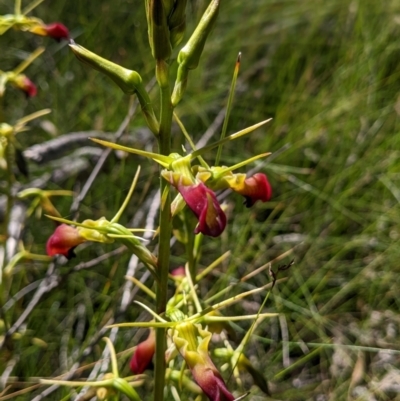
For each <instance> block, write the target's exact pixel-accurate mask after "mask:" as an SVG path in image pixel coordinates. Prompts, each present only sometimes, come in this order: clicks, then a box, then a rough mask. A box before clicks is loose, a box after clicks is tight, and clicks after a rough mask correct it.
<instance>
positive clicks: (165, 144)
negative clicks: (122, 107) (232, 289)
mask: <svg viewBox="0 0 400 401" xmlns="http://www.w3.org/2000/svg"><path fill="white" fill-rule="evenodd" d="M156 78H157V82H158V85H159V87H160V98H161V99H160V104H161V111H160V131H159V135H158V146H159V152H160V154H162V155H166V156H167V155H169V154H170V153H171V123H172V104H171V89H170V86H169V66H168V64H167V63H166V62H165V61H163V60H157V61H156ZM160 190H161V196H162V200H161V208H160V235H159V251H158V275H159V277H160V281H159V283H158V284H157V290H156V310H157V313H158V314H161V313H163V312H165V308H166V305H167V289H168V272H169V259H170V240H171V232H172V227H171V225H172V224H171V197H170V194H169V184H168V183H167V181H165V180H163V179H162V177H160ZM165 194H167V196H164V195H165ZM165 340H166V329H164V328H157V329H156V353H155V372H154V383H155V387H154V401H162V400H163V399H164V385H165V369H166V364H165V350H166V341H165Z"/></svg>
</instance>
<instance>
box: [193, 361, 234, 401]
mask: <svg viewBox="0 0 400 401" xmlns="http://www.w3.org/2000/svg"><path fill="white" fill-rule="evenodd" d="M210 361H211V360H210ZM211 363H212V362H211ZM191 370H192V374H193V377H194V380H195V381H196V383H197V384H198V385H199V386H200V387H201V389H202V390H203V392H204V394H205V395H206V396H207V397H208V398H209V400H210V401H234V399H235V397H234V396H233V395H232V393H230V392H229V390H228V389H227V388H226V385H225V382H224V380H223V379H222V377H221V375H220V374H219V372H218V370H217V368H215V366H214V369H211V368H207V367H205V366H202V365H197V366H195V367H194V368H192V369H191Z"/></svg>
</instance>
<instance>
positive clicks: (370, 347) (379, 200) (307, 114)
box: [0, 0, 400, 401]
mask: <svg viewBox="0 0 400 401" xmlns="http://www.w3.org/2000/svg"><path fill="white" fill-rule="evenodd" d="M188 3H189V4H188V11H187V14H188V28H187V34H186V38H188V37H189V34H190V33H191V32H192V30H193V27H194V26H195V23H196V21H198V20H199V18H200V17H201V15H202V13H203V11H204V9H205V7H206V4H207V2H206V1H201V0H197V1H188ZM12 10H13V2H12V1H8V0H7V1H6V0H1V1H0V14H7V13H11V12H12ZM33 15H35V16H37V17H39V18H42V19H43V20H44V21H46V22H52V21H60V22H62V23H64V24H65V25H66V26H68V28H69V29H70V32H71V36H72V37H73V38H74V40H75V41H76V42H77V43H79V44H80V45H82V46H84V47H86V48H88V49H89V50H91V51H93V52H96V53H97V54H99V55H101V56H103V57H105V58H107V59H110V60H112V61H114V62H117V63H120V64H121V65H123V66H124V67H127V68H130V69H134V70H136V71H138V72H139V73H140V74H141V75H142V77H143V80H144V81H145V82H149V83H151V80H152V78H153V75H154V65H153V61H152V58H151V54H150V52H149V47H148V41H147V27H146V22H145V15H144V4H143V2H142V1H140V0H119V1H118V2H111V1H106V0H98V1H86V2H83V1H68V0H57V1H56V2H55V1H47V2H44V3H43V4H41V5H40V6H39V7H38V8H37V9H35V11H34V12H33ZM399 37H400V2H398V1H396V0H386V1H377V0H330V1H323V0H285V1H283V0H252V1H240V0H230V1H223V2H222V4H221V12H220V16H219V20H218V22H217V25H216V27H215V28H214V31H213V32H212V34H211V37H210V39H209V41H208V43H207V45H206V47H205V50H204V53H203V56H202V59H201V64H200V66H199V68H198V69H196V70H194V71H192V72H191V73H190V75H189V81H188V88H187V93H186V95H185V97H184V100H183V101H182V102H181V104H180V105H179V106H178V107H177V110H176V111H177V114H178V115H179V116H180V118H181V119H182V121H183V122H184V124H185V126H186V128H187V130H188V132H189V133H190V134H191V135H192V137H193V138H194V139H195V141H197V140H200V138H201V137H202V136H203V134H204V133H205V132H206V131H207V129H209V127H210V126H212V124H213V123H214V124H217V129H216V134H215V136H214V137H213V139H216V138H218V136H219V132H220V125H218V115H219V114H220V113H221V110H222V109H223V108H224V106H225V105H226V100H227V95H228V92H229V86H230V82H231V79H232V73H233V68H234V64H235V61H236V57H237V54H238V52H241V53H242V63H241V70H240V75H239V80H238V85H237V90H236V96H235V100H234V105H233V110H232V113H231V118H230V123H229V127H228V132H229V133H234V132H236V131H239V130H240V129H243V128H245V127H247V126H250V125H252V124H255V123H257V122H259V121H261V120H264V119H267V118H269V117H272V118H273V121H272V122H271V123H269V125H268V126H267V128H262V129H259V130H257V131H256V132H255V133H253V134H251V135H250V136H248V137H246V138H245V139H239V140H238V141H236V142H234V143H231V144H228V145H227V146H225V147H224V153H223V160H222V161H223V163H224V164H226V165H232V164H234V163H236V162H238V161H240V160H243V159H246V158H249V157H251V156H252V155H254V154H258V153H262V152H272V156H271V157H270V158H268V159H266V162H264V163H262V164H256V165H257V168H259V169H260V170H261V171H263V172H265V173H266V174H267V175H268V177H269V179H270V182H271V184H272V187H273V198H272V200H271V201H270V202H268V203H266V204H258V203H257V204H256V205H255V207H253V208H252V209H249V210H248V209H246V208H245V207H244V206H243V205H242V199H239V197H237V196H235V195H234V194H231V195H230V196H229V197H228V198H227V199H226V203H227V204H228V217H229V224H228V227H227V230H226V232H225V233H224V235H223V236H222V237H221V238H219V239H217V240H211V239H207V240H206V241H204V256H203V259H202V263H203V265H204V266H207V265H208V264H209V263H210V262H212V261H213V260H214V259H215V258H217V257H218V256H219V255H220V254H221V253H223V252H225V251H227V250H229V249H230V250H231V251H232V255H231V257H230V259H229V260H228V261H227V262H225V264H224V265H223V266H222V267H221V268H220V269H219V270H218V271H215V272H214V273H213V275H212V276H210V279H209V281H208V282H206V283H204V288H202V289H201V291H202V292H203V296H204V297H206V296H209V295H210V294H213V293H217V292H218V290H219V289H221V288H224V287H226V285H227V284H229V283H231V282H233V281H234V280H235V279H237V278H240V277H242V276H244V275H246V274H248V273H250V272H252V271H254V270H256V269H257V268H259V267H260V266H265V265H266V264H267V263H268V262H270V261H272V260H274V259H276V258H278V260H279V262H276V263H275V264H274V265H273V266H276V267H277V266H279V265H280V264H285V263H289V262H290V261H291V260H292V259H293V260H294V262H295V264H294V265H293V266H292V267H291V268H290V269H288V270H286V271H285V272H283V273H282V275H281V277H286V281H284V282H282V283H280V284H279V285H278V286H277V287H276V288H275V289H274V291H273V294H272V296H271V297H270V299H269V301H268V303H267V305H266V311H271V312H279V313H281V315H280V317H279V318H274V319H270V320H268V321H265V322H264V323H263V324H262V325H260V326H259V327H258V328H257V331H256V333H255V335H254V336H253V338H252V340H251V342H250V344H249V346H248V352H247V353H248V355H249V356H251V360H252V361H253V362H254V364H255V365H257V366H258V368H259V369H260V370H261V371H262V372H263V374H264V376H265V377H266V379H267V380H268V382H269V387H270V392H271V397H270V398H266V396H265V395H264V394H263V393H262V392H261V391H260V390H259V389H258V388H257V387H255V386H254V387H251V384H252V381H251V380H250V378H247V377H246V375H245V376H244V388H245V389H249V388H251V389H252V395H251V396H250V397H249V399H252V400H262V399H274V400H296V401H298V400H316V401H324V400H342V399H343V400H346V399H351V400H371V401H373V400H400V384H399V383H400V371H399V370H398V368H399V366H400V333H399V331H400V315H399V307H400V297H399V294H400V275H399V273H400V265H399V259H400V247H399V238H400V227H399V222H400V213H399V211H400V208H399V201H400V162H399V157H400V146H399V145H400V132H399V113H400V85H399V78H400V42H399ZM39 45H44V46H45V47H46V52H45V53H44V54H43V55H42V56H41V57H39V58H38V59H37V60H36V61H35V62H34V63H33V64H32V65H31V66H30V67H29V68H28V69H27V70H26V71H25V73H26V74H27V75H28V76H29V77H30V78H31V79H32V81H34V82H35V83H36V84H37V85H38V95H37V96H36V97H35V98H32V99H25V98H24V97H23V95H21V93H19V92H17V91H15V90H14V91H13V90H11V89H10V90H9V91H8V92H7V96H6V97H5V99H4V107H3V114H4V115H3V116H2V119H3V120H6V121H11V122H12V121H15V120H16V119H18V118H20V117H22V116H23V115H26V114H29V113H31V112H34V111H36V110H38V109H42V108H47V107H49V108H51V109H52V113H51V114H50V115H49V116H46V117H45V118H42V119H41V120H40V121H39V120H38V121H37V122H34V123H32V124H31V126H32V130H31V131H29V132H27V133H21V134H19V138H18V139H19V142H20V143H21V144H22V146H23V148H24V149H27V148H28V147H29V146H32V145H33V144H35V143H41V142H44V141H47V140H50V139H52V138H54V137H57V136H59V135H64V134H68V133H74V132H81V131H99V132H103V131H104V132H106V133H113V132H115V131H116V130H117V129H118V127H119V126H120V124H121V122H122V121H123V119H124V118H125V116H126V114H127V112H128V107H129V97H128V96H126V95H124V94H123V93H122V92H121V91H120V89H119V88H117V87H116V86H115V85H114V84H113V82H112V81H111V80H109V79H108V78H106V77H104V76H103V75H100V73H98V72H96V71H93V70H91V69H89V68H88V67H86V66H84V65H82V64H81V63H79V61H78V60H77V59H76V58H75V57H74V55H73V54H72V53H71V52H70V51H69V49H68V46H67V44H66V43H65V42H60V43H57V42H55V41H51V40H50V39H49V38H40V37H34V36H32V35H29V34H24V33H21V32H14V31H12V30H11V31H8V32H7V33H6V34H4V35H3V36H1V37H0V49H1V50H0V69H1V70H8V69H12V68H14V67H15V66H16V65H17V64H18V63H19V62H21V61H22V60H23V59H25V58H26V57H27V55H28V54H29V53H30V52H31V51H33V50H34V49H35V48H37V47H38V46H39ZM176 56H177V52H176V51H175V53H174V55H173V58H176ZM173 65H174V66H175V67H176V63H174V62H173ZM151 94H152V98H154V99H155V101H156V99H157V98H158V95H157V92H156V91H155V90H153V91H152V92H151ZM220 120H221V119H220ZM144 125H145V124H144V121H143V119H142V117H141V116H140V113H139V114H138V115H137V116H135V118H133V120H132V121H131V123H130V124H129V127H128V128H127V131H128V133H129V135H130V138H131V139H127V140H130V141H133V142H135V141H138V143H140V144H142V145H143V146H144V147H146V148H147V149H151V147H152V146H153V143H152V138H151V136H150V135H147V133H146V130H144V129H143V127H144ZM174 130H175V131H174V132H175V133H176V135H175V136H174V140H173V142H174V147H175V150H177V151H179V150H180V146H181V144H182V139H181V136H180V134H179V129H178V127H177V126H175V127H174ZM136 133H138V134H137V135H138V136H137V137H135V134H136ZM85 146H92V145H91V144H90V143H89V142H88V143H87V144H86V145H85ZM62 156H63V157H64V158H63V159H60V158H58V160H54V161H53V162H52V164H46V165H38V164H35V163H32V162H30V163H29V167H30V177H29V179H28V178H24V177H20V180H21V181H22V182H23V183H27V182H30V181H31V180H32V179H33V178H35V177H39V176H40V175H41V174H44V173H45V172H46V171H48V170H49V169H56V168H60V167H63V166H64V167H69V164H70V163H71V165H73V164H74V160H75V159H74V158H76V157H78V156H77V155H76V154H72V153H66V154H63V155H62ZM60 157H61V156H60ZM79 157H81V156H79ZM83 157H86V159H87V163H88V164H87V168H86V169H82V170H80V171H79V172H78V173H77V174H76V175H72V176H70V177H69V178H68V179H66V180H65V181H64V182H62V183H60V182H57V183H55V182H50V183H49V187H50V188H64V189H73V190H75V191H77V192H79V190H80V189H81V187H82V185H83V184H84V182H85V181H86V179H87V177H88V175H89V174H90V171H91V168H92V167H93V166H94V161H93V159H92V157H93V154H89V156H83ZM139 163H140V164H141V166H142V168H143V171H142V174H141V176H140V184H139V189H138V191H136V194H135V196H134V201H133V202H131V204H130V206H129V209H128V212H127V213H126V216H125V217H124V218H125V221H122V222H123V223H127V222H128V221H130V219H131V217H132V216H133V215H134V214H135V213H136V212H137V209H138V208H140V205H141V204H142V202H143V199H145V198H146V197H147V196H150V195H151V194H152V191H153V190H154V189H155V188H156V186H157V184H158V181H157V174H156V173H157V169H156V168H155V167H154V166H153V165H152V164H151V163H150V162H148V161H147V160H139V158H138V157H135V156H133V155H129V156H127V155H122V156H121V155H120V154H114V153H113V154H112V155H111V156H110V158H109V159H108V160H107V163H106V164H105V167H104V169H103V170H102V172H101V173H100V174H99V176H98V177H97V180H96V182H95V184H94V186H93V187H92V189H91V190H90V191H89V194H88V196H87V197H86V198H85V199H84V200H83V202H82V204H81V208H80V213H81V214H80V220H83V219H84V218H99V217H101V216H106V217H107V218H111V217H112V216H113V214H114V212H115V211H116V209H117V207H118V205H120V204H121V202H122V200H123V199H124V197H125V195H126V194H127V191H128V189H129V186H130V182H131V180H132V176H133V174H134V172H135V170H136V168H137V165H138V164H139ZM252 167H253V166H252ZM55 203H56V206H57V207H58V208H59V210H60V212H61V214H62V215H63V216H65V217H66V218H70V217H72V216H71V215H69V213H70V212H69V210H70V205H71V200H70V199H61V198H60V199H57V200H56V201H55ZM144 217H145V216H142V220H140V218H138V221H139V225H140V222H141V223H143V221H144ZM53 229H54V226H53V225H52V223H51V222H50V221H48V220H47V219H45V218H44V217H42V218H41V220H38V219H37V218H36V217H35V216H32V217H31V218H30V219H29V221H28V222H27V224H26V228H25V232H24V243H25V246H26V247H27V248H30V249H31V250H32V251H34V252H36V253H44V252H45V242H46V239H47V238H48V236H49V235H50V234H51V232H52V231H53ZM112 249H115V246H114V245H107V246H106V247H105V246H104V245H101V244H93V245H91V246H90V247H86V248H83V249H82V250H81V251H80V252H78V258H77V259H74V260H72V261H70V262H69V263H68V264H67V265H64V266H60V267H59V272H60V277H61V279H60V283H59V284H58V286H57V287H56V288H55V289H53V290H52V291H49V292H48V293H47V294H45V295H44V296H43V298H42V299H41V302H40V303H39V304H38V306H37V307H36V308H35V309H34V310H33V311H32V313H31V314H30V316H29V318H28V319H27V320H26V324H25V325H24V327H23V328H24V330H26V332H25V333H24V336H23V338H22V339H21V340H20V341H19V342H18V341H16V342H15V343H14V344H13V346H12V347H10V348H9V349H7V351H6V352H5V353H4V355H3V356H1V357H0V367H1V365H3V366H6V363H7V362H8V361H9V360H11V359H12V358H14V359H15V360H16V363H15V367H14V369H13V372H12V374H11V376H12V378H14V379H13V380H14V381H15V382H17V383H20V385H21V387H24V386H25V387H26V386H27V384H26V383H25V384H23V382H26V381H27V380H28V378H29V377H32V376H54V375H56V374H60V373H61V372H63V371H66V370H68V369H69V368H70V367H71V365H72V364H73V363H74V361H75V360H76V358H77V357H78V356H81V355H82V352H83V350H84V349H85V347H86V346H87V345H88V344H89V343H90V341H91V339H92V338H93V336H94V333H95V332H96V331H97V330H98V328H99V327H101V326H102V325H104V322H106V320H107V318H108V317H109V316H110V314H113V313H114V311H115V310H116V308H117V306H116V305H118V302H119V299H120V296H121V288H122V286H123V285H124V282H125V280H124V275H125V274H126V265H127V262H128V260H129V255H126V254H122V255H119V256H118V257H117V258H113V259H111V260H110V259H109V260H107V261H105V262H102V263H99V264H98V265H96V266H94V267H91V268H90V269H82V270H80V271H77V269H74V267H75V266H76V265H78V264H79V263H80V262H82V261H88V260H90V259H93V258H95V257H98V256H99V255H102V254H104V253H105V252H109V251H111V250H112ZM173 254H174V257H173V260H172V263H173V265H174V266H175V267H176V266H179V264H180V263H181V262H182V260H183V259H182V256H180V255H182V254H181V253H180V251H179V247H177V248H175V249H174V250H173ZM174 266H172V267H174ZM222 272H223V273H224V274H221V273H222ZM16 273H17V275H18V279H17V280H13V287H12V288H11V289H10V296H12V295H13V294H16V293H17V292H18V291H20V290H21V288H24V287H25V286H27V285H28V284H29V283H32V282H35V281H36V280H41V279H42V278H43V277H44V275H45V273H46V266H44V265H40V264H35V263H28V262H27V263H24V264H20V265H18V266H17V268H16ZM139 277H140V273H139ZM268 280H270V278H269V276H268V270H267V269H264V270H263V271H261V272H260V273H259V274H257V275H255V276H254V277H253V278H252V280H250V281H249V282H247V283H246V284H243V285H242V287H240V289H241V290H243V289H249V288H255V287H257V286H261V285H263V284H265V283H266V282H267V281H268ZM31 297H32V292H30V293H28V294H26V295H25V296H23V297H21V298H20V299H19V300H18V302H16V303H15V304H13V307H12V308H10V309H9V310H7V313H8V319H9V320H10V321H14V320H15V319H16V318H17V317H18V316H19V314H20V313H21V311H22V310H24V308H25V307H26V305H27V304H28V303H29V302H30V300H31ZM138 299H140V295H139V298H138ZM262 300H263V296H262V295H261V296H254V297H253V298H252V299H249V300H247V301H246V302H244V303H242V304H240V305H239V306H236V307H235V308H236V309H235V308H233V311H231V312H230V314H233V313H237V314H243V313H249V312H251V313H254V312H255V311H257V308H258V306H259V305H260V303H261V302H262ZM139 315H140V316H139ZM142 315H143V313H141V311H139V310H137V308H136V307H132V308H129V309H128V310H127V311H126V313H125V314H124V316H123V321H129V320H136V319H138V318H143V316H142ZM235 327H236V331H237V335H238V338H239V339H240V338H241V337H242V336H243V335H244V332H245V330H246V329H247V328H248V324H243V325H240V326H235ZM77 333H78V334H77ZM140 336H141V332H139V334H138V333H137V332H136V331H134V330H123V331H121V332H120V335H119V337H118V341H117V343H116V348H117V351H123V350H125V349H128V348H129V347H132V346H134V345H135V344H136V343H137V341H138V339H139V338H140ZM35 339H38V341H36V340H35ZM34 340H35V341H34ZM39 340H40V341H41V342H39ZM101 350H102V348H101V347H100V345H99V346H94V348H93V352H92V353H91V354H90V355H89V356H86V357H85V359H84V361H82V364H87V363H89V362H91V361H96V360H97V359H98V358H100V356H101ZM124 358H125V359H124ZM128 360H129V353H127V354H126V355H124V356H121V366H122V370H123V371H125V373H126V374H128V373H127V372H128V367H127V361H128ZM15 386H16V388H18V385H17V384H15ZM41 391H43V388H41V389H39V390H38V389H32V390H31V391H30V392H29V393H27V394H24V395H20V396H19V397H18V398H15V399H18V400H25V399H26V400H28V399H32V398H33V394H36V393H40V392H41ZM67 393H68V392H67V390H65V389H64V390H59V393H53V394H52V395H51V396H50V398H49V399H61V397H62V396H63V395H65V394H67ZM54 394H58V396H55V395H54ZM52 397H53V398H52ZM54 397H55V398H54ZM57 397H58V398H57ZM3 399H4V400H5V399H6V398H2V395H1V393H0V400H3Z"/></svg>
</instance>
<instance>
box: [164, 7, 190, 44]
mask: <svg viewBox="0 0 400 401" xmlns="http://www.w3.org/2000/svg"><path fill="white" fill-rule="evenodd" d="M186 3H187V0H176V1H175V6H174V9H173V10H172V13H171V15H169V17H168V27H169V34H170V42H171V46H172V48H174V47H176V46H178V44H179V43H180V42H181V41H182V39H183V37H184V36H185V29H186Z"/></svg>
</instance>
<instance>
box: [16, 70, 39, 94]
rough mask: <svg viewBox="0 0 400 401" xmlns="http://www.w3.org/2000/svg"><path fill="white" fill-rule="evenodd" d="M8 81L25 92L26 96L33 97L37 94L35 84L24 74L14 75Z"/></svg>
mask: <svg viewBox="0 0 400 401" xmlns="http://www.w3.org/2000/svg"><path fill="white" fill-rule="evenodd" d="M9 81H10V82H11V83H12V84H13V85H14V86H15V87H16V88H18V89H21V90H22V91H23V92H25V94H26V96H27V97H34V96H36V94H37V88H36V85H35V84H34V83H33V82H32V81H31V80H30V79H29V78H28V77H27V76H26V75H24V74H18V75H15V77H13V78H10V79H9Z"/></svg>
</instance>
